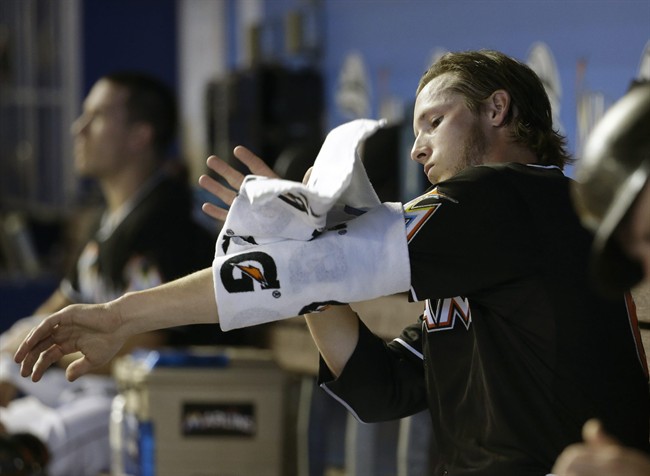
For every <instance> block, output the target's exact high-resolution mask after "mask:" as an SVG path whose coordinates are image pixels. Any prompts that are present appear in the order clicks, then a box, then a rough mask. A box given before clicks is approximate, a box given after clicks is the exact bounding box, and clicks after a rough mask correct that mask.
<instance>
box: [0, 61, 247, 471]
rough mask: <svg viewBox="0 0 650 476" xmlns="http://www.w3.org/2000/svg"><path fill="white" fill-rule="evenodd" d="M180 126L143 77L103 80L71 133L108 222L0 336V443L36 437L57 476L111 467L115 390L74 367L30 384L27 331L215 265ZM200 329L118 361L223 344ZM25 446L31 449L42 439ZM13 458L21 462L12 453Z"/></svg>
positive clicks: (165, 97)
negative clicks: (19, 356) (197, 218)
mask: <svg viewBox="0 0 650 476" xmlns="http://www.w3.org/2000/svg"><path fill="white" fill-rule="evenodd" d="M176 127H177V112H176V104H175V98H174V95H173V93H172V92H171V90H170V89H169V88H167V87H166V86H165V85H164V84H163V83H161V82H160V81H158V80H157V79H155V78H152V77H149V76H147V75H144V74H141V73H137V72H119V73H115V74H109V75H107V76H104V77H102V78H101V79H99V80H98V81H97V82H96V83H95V85H94V86H93V87H92V89H91V90H90V92H89V94H88V96H87V97H86V99H85V101H84V104H83V112H82V114H81V115H80V116H79V118H78V119H77V120H76V121H75V122H74V123H73V125H72V134H73V135H74V157H75V168H76V170H77V172H78V174H79V175H80V176H82V177H87V178H91V179H95V180H96V181H97V182H98V184H99V187H100V189H101V192H102V195H103V198H104V202H105V208H104V210H103V214H102V215H101V218H100V219H99V220H98V222H97V223H96V225H95V227H94V231H93V234H92V235H91V236H90V237H89V239H88V241H87V242H86V243H85V246H84V247H83V250H82V251H81V253H80V254H79V256H78V258H77V260H76V261H75V262H74V268H73V269H72V270H71V271H70V272H69V273H68V274H67V275H66V276H65V278H64V279H63V280H62V281H61V284H60V286H59V287H58V289H56V291H54V293H53V294H52V295H51V296H50V297H49V299H47V300H46V301H45V302H44V303H42V304H41V305H40V306H39V307H38V308H37V309H36V311H35V312H34V314H33V317H29V318H25V319H22V320H20V321H18V322H17V323H16V324H14V326H13V327H12V328H10V329H9V330H8V331H7V332H5V333H4V334H2V335H0V433H2V428H4V431H5V432H6V433H7V434H8V435H16V434H19V435H20V437H14V439H16V438H18V439H21V438H22V439H23V440H24V439H25V436H24V435H25V434H28V435H31V436H32V437H34V436H35V437H36V438H37V439H38V440H40V441H41V442H42V443H43V444H44V448H43V449H42V450H45V451H40V454H41V455H44V454H47V453H49V459H50V464H49V466H48V470H47V471H48V474H49V475H50V476H57V475H60V476H91V475H92V476H96V475H97V473H98V472H99V471H102V470H107V469H108V465H109V454H110V453H109V443H108V421H109V411H110V405H111V401H112V398H113V396H114V395H115V385H114V382H113V379H112V378H111V377H110V376H109V372H110V365H107V366H105V367H104V368H102V369H99V370H98V371H97V372H96V373H95V375H89V376H88V377H89V378H88V379H82V380H81V381H80V382H79V384H74V385H71V384H70V383H69V382H67V381H66V379H65V376H64V372H63V369H64V368H65V366H66V365H67V363H68V362H69V361H68V360H62V361H61V362H60V368H59V369H53V370H52V371H51V372H48V376H47V377H46V381H47V383H46V384H45V385H41V386H36V385H29V384H28V382H27V381H26V380H25V379H22V378H20V377H19V376H18V367H17V366H16V365H15V364H14V363H13V361H12V354H13V353H14V352H15V351H16V348H17V345H18V344H19V342H20V341H21V340H22V339H23V337H24V336H25V334H26V332H27V330H28V329H29V328H30V327H31V326H32V325H33V323H34V322H35V321H38V320H39V319H40V318H41V317H40V316H43V315H48V314H50V313H52V312H55V311H57V310H59V309H62V308H63V307H65V306H67V305H68V304H72V303H99V302H105V301H107V300H110V299H114V298H116V297H118V296H120V295H122V294H124V293H125V292H128V291H137V290H141V289H145V288H149V287H152V286H156V285H158V284H161V283H163V282H166V281H170V280H173V279H175V278H178V277H180V276H184V275H186V274H188V273H191V272H193V271H196V270H198V269H201V268H204V267H206V266H209V265H210V263H211V260H212V256H213V249H214V241H213V237H212V236H211V234H210V233H209V232H208V231H207V230H206V229H204V228H202V227H200V226H198V225H197V224H196V223H195V222H194V220H193V219H192V192H191V188H190V187H189V184H188V182H187V177H186V176H185V174H183V173H182V171H183V164H181V163H180V162H179V161H177V160H175V159H171V158H170V156H169V155H168V154H169V150H168V149H169V147H170V146H171V145H172V142H173V140H174V138H175V132H176ZM200 331H201V329H197V328H196V327H191V328H190V327H188V328H181V329H176V330H174V331H173V332H171V331H155V332H150V333H145V334H142V335H139V336H135V337H134V339H131V340H130V341H129V343H128V344H127V346H125V348H124V349H123V352H122V353H121V354H124V353H127V352H130V351H131V350H132V349H134V348H156V347H160V346H163V345H184V344H189V343H193V344H200V343H214V342H217V334H218V333H219V332H220V331H219V329H218V327H216V326H211V327H210V330H209V331H208V332H207V333H206V332H200ZM199 336H203V337H201V338H199ZM229 338H230V339H235V338H236V336H229ZM5 438H6V439H11V438H12V436H5ZM21 441H22V440H21ZM29 442H30V444H32V445H34V438H31V439H30V440H29ZM0 446H1V445H0ZM14 446H15V445H14ZM0 453H1V452H0ZM7 455H8V456H7ZM5 456H6V457H7V458H15V456H16V455H13V456H12V455H11V454H10V452H9V451H7V452H6V455H5ZM0 458H2V456H0ZM41 460H42V458H41ZM0 472H2V471H0ZM3 474H4V473H3Z"/></svg>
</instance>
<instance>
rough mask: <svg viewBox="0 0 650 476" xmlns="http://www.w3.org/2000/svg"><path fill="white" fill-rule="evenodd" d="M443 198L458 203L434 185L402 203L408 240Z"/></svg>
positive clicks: (429, 216)
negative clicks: (404, 203)
mask: <svg viewBox="0 0 650 476" xmlns="http://www.w3.org/2000/svg"><path fill="white" fill-rule="evenodd" d="M443 200H449V201H451V202H453V203H458V202H457V201H456V200H454V199H453V198H450V197H448V196H446V195H444V194H442V193H440V192H439V191H438V188H437V187H436V188H434V189H433V190H430V191H428V192H427V193H425V194H424V195H420V196H419V197H418V198H416V199H413V200H411V201H410V202H408V203H407V204H406V205H404V220H405V226H406V238H407V240H408V242H410V241H411V240H412V239H413V238H414V237H415V235H417V233H418V231H420V229H421V228H422V226H423V225H424V224H425V223H426V222H427V221H428V220H429V218H431V216H432V215H433V214H434V213H435V212H436V210H437V209H438V207H440V205H442V201H443Z"/></svg>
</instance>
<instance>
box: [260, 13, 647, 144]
mask: <svg viewBox="0 0 650 476" xmlns="http://www.w3.org/2000/svg"><path fill="white" fill-rule="evenodd" d="M304 4H305V2H301V1H300V0H274V1H272V2H268V3H267V11H268V14H269V15H271V16H273V15H280V14H282V12H283V11H286V10H288V9H290V8H298V9H300V8H304ZM301 5H302V7H301ZM322 9H323V11H324V13H325V25H324V29H323V32H322V40H323V43H324V53H325V54H324V57H323V68H324V73H325V77H326V85H327V95H328V97H327V104H328V116H327V123H328V126H329V127H330V128H331V127H334V126H336V125H337V124H339V123H341V122H343V121H345V120H347V118H346V117H345V116H343V115H342V114H341V113H339V112H338V111H337V108H336V105H335V101H334V94H335V88H336V84H337V81H338V75H339V71H340V68H341V66H342V64H343V62H344V59H345V57H346V56H347V55H348V54H349V53H350V52H351V51H358V52H360V53H361V54H362V56H363V58H364V61H365V65H366V68H367V72H368V75H369V77H370V79H371V99H372V101H371V103H372V106H373V114H374V115H376V114H377V109H378V102H379V98H378V90H379V82H378V77H379V75H380V73H381V72H382V71H383V72H388V74H389V79H388V81H389V82H388V90H389V92H390V94H391V95H394V96H396V97H398V98H400V99H401V100H402V101H405V102H407V103H408V104H410V103H411V101H412V100H413V96H414V90H415V87H416V85H417V81H418V79H419V77H420V75H421V74H422V72H423V71H424V70H425V69H426V67H427V66H428V64H429V61H430V58H431V57H432V54H433V51H434V49H435V48H438V47H439V48H442V49H445V50H465V49H479V48H492V49H497V50H501V51H503V52H505V53H507V54H510V55H511V56H514V57H516V58H519V59H521V60H525V59H526V57H527V55H528V52H529V49H530V48H531V46H532V45H533V44H534V43H536V42H544V43H545V44H546V45H548V47H549V48H550V50H551V51H552V53H553V55H554V57H555V61H556V63H557V67H558V71H559V76H560V80H561V86H562V96H561V105H560V119H561V124H562V126H563V127H564V132H565V134H566V135H567V137H568V139H569V147H570V149H571V150H572V151H575V145H576V144H575V139H576V69H577V65H578V62H579V61H580V60H585V61H586V76H585V85H586V86H587V87H588V88H589V89H590V90H596V91H600V92H602V93H604V95H605V98H606V100H607V101H608V102H610V103H611V102H612V101H615V100H616V99H618V98H619V97H620V96H621V95H622V94H623V93H624V92H625V90H626V89H627V87H628V85H629V83H630V80H631V79H632V78H633V77H634V76H635V75H636V74H637V71H638V68H639V64H640V59H641V55H642V52H643V50H644V47H645V45H646V43H647V42H648V41H649V40H650V1H649V0H427V1H424V0H324V1H323V6H322ZM408 111H409V112H410V109H409V110H408ZM407 115H408V113H407Z"/></svg>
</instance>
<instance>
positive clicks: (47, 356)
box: [32, 345, 65, 382]
mask: <svg viewBox="0 0 650 476" xmlns="http://www.w3.org/2000/svg"><path fill="white" fill-rule="evenodd" d="M64 355H65V353H64V352H63V351H62V350H61V348H60V347H59V346H58V345H53V346H51V347H50V348H49V349H46V350H45V351H43V352H41V354H40V356H39V358H38V360H37V361H36V363H35V364H34V369H33V370H32V382H38V381H39V380H40V379H41V377H43V374H44V373H45V371H46V370H47V369H49V368H50V367H51V366H52V365H53V364H55V363H57V362H58V361H59V360H61V358H62V357H63V356H64Z"/></svg>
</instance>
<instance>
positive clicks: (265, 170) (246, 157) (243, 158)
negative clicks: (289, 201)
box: [233, 145, 279, 185]
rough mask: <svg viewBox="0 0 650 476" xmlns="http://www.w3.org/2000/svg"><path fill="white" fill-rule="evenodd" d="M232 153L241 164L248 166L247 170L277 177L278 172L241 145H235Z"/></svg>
mask: <svg viewBox="0 0 650 476" xmlns="http://www.w3.org/2000/svg"><path fill="white" fill-rule="evenodd" d="M233 153H234V154H235V157H237V159H238V160H239V161H240V162H241V163H242V164H244V165H245V166H246V167H248V170H250V171H251V173H252V174H254V175H261V176H263V177H270V178H278V177H279V176H278V174H276V173H275V172H274V171H273V169H272V168H271V167H269V166H268V165H267V164H266V162H264V161H263V160H262V159H260V158H259V157H258V156H257V155H255V154H254V153H253V152H252V151H251V150H250V149H248V148H246V147H244V146H243V145H238V146H237V147H235V149H234V150H233ZM240 185H241V184H240Z"/></svg>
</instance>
